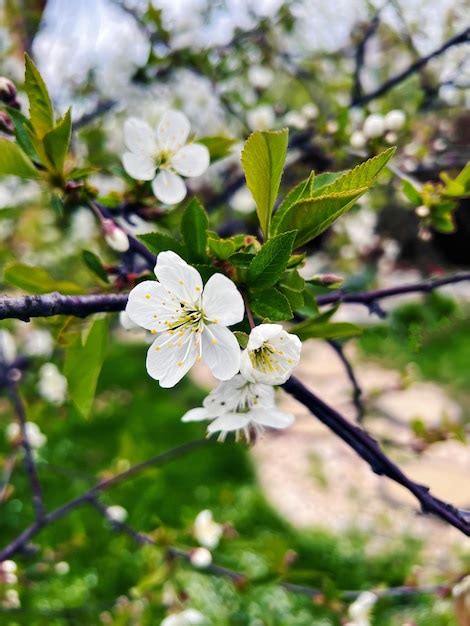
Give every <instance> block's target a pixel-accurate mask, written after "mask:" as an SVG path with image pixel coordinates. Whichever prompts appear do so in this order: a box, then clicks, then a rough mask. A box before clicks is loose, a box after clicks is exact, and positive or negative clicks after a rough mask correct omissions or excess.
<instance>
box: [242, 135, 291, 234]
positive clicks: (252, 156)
mask: <svg viewBox="0 0 470 626" xmlns="http://www.w3.org/2000/svg"><path fill="white" fill-rule="evenodd" d="M288 135H289V132H288V130H287V129H286V128H285V129H284V130H279V131H256V132H254V133H252V134H251V135H250V136H249V137H248V139H247V140H246V142H245V147H244V148H243V152H242V166H243V171H244V172H245V178H246V184H247V187H248V189H249V190H250V191H251V195H252V196H253V198H254V200H255V203H256V212H257V214H258V219H259V222H260V225H261V229H262V231H263V233H264V236H265V238H266V239H267V238H268V237H269V226H270V223H271V213H272V210H273V207H274V203H275V202H276V198H277V194H278V192H279V185H280V184H281V177H282V171H283V168H284V161H285V160H286V154H287V140H288Z"/></svg>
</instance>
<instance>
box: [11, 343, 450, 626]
mask: <svg viewBox="0 0 470 626" xmlns="http://www.w3.org/2000/svg"><path fill="white" fill-rule="evenodd" d="M144 354H145V348H144V347H142V346H129V345H118V344H115V343H113V345H112V348H111V349H110V352H109V354H108V357H107V359H106V362H105V365H104V368H103V372H102V375H101V378H100V382H99V389H98V395H97V399H96V402H95V407H94V411H93V413H92V418H91V419H90V420H89V421H84V420H83V419H82V418H81V417H80V416H79V415H78V414H77V413H76V412H75V411H74V410H73V409H71V408H70V407H63V408H61V409H53V408H51V407H50V406H46V405H45V404H44V403H42V402H40V401H39V400H38V399H37V397H36V396H35V393H34V388H33V380H32V374H31V373H30V374H28V375H27V380H26V381H25V387H24V389H25V398H26V400H27V404H28V413H29V417H30V419H34V420H35V421H37V422H38V423H39V425H40V427H41V429H42V430H43V432H45V433H46V434H47V436H48V443H47V446H46V447H45V448H44V449H43V450H42V451H41V459H42V462H41V464H40V473H41V479H42V481H43V484H44V490H45V494H46V502H47V506H48V507H49V508H52V507H55V506H58V505H60V504H61V503H63V502H64V501H65V500H67V499H68V498H71V497H74V496H76V495H77V494H79V493H80V492H82V491H84V490H85V489H86V488H87V487H88V486H90V485H92V484H93V482H94V476H97V475H100V476H105V475H107V474H109V473H110V472H115V471H117V470H119V469H124V468H125V467H126V466H127V465H128V464H133V463H136V462H139V461H142V460H144V459H146V458H148V457H150V456H152V455H155V454H158V453H159V452H161V451H164V450H167V449H169V448H171V447H174V446H177V445H179V444H181V443H182V442H184V441H190V440H192V439H196V438H200V437H202V436H203V435H204V427H203V425H200V424H197V423H193V424H182V423H181V421H180V417H181V416H182V414H183V413H184V412H185V411H186V410H187V409H188V408H189V407H192V406H196V405H198V404H199V403H200V402H201V400H202V398H203V393H202V392H201V391H200V390H199V389H197V388H196V387H195V386H194V385H192V384H191V382H189V380H187V379H186V380H185V381H183V382H182V383H181V384H180V385H178V387H176V388H174V389H170V390H162V389H160V388H159V387H158V385H157V384H156V383H155V382H154V381H152V380H151V379H149V378H148V377H147V375H146V372H145V367H144ZM10 418H11V416H10V415H9V414H8V412H7V414H6V416H5V420H8V419H10ZM5 423H6V421H5ZM1 445H2V448H0V458H1V455H2V453H7V452H8V448H7V445H6V444H5V443H3V444H1ZM13 487H14V493H13V494H12V495H11V497H10V498H9V500H8V501H7V502H6V503H5V504H4V505H3V506H2V507H1V518H0V529H1V537H2V543H4V542H6V541H7V540H9V539H10V538H11V537H13V536H14V535H15V534H16V533H18V532H19V531H20V530H21V529H22V528H23V527H24V526H25V525H26V524H27V523H28V522H29V521H31V519H32V512H31V509H30V505H29V504H28V502H29V489H28V484H27V483H26V482H25V480H24V479H23V478H22V468H21V467H18V468H17V469H16V471H15V473H14V476H13ZM102 501H103V502H104V503H106V504H120V505H122V506H124V507H125V508H126V509H127V510H128V512H129V520H128V521H129V523H130V524H131V525H133V526H134V527H135V528H136V529H139V530H141V531H144V532H151V533H153V536H154V537H155V539H156V540H157V542H158V543H159V547H154V546H148V547H145V548H141V547H138V546H136V545H135V543H133V541H132V539H131V538H129V537H127V536H125V535H122V534H118V533H115V532H113V531H112V530H110V528H109V527H108V526H107V524H106V522H105V521H103V519H102V518H101V517H100V516H99V515H98V513H97V512H96V511H95V510H94V509H93V508H92V507H88V506H87V507H83V508H81V509H77V510H76V511H74V512H73V513H72V514H70V515H69V516H67V517H65V518H64V519H62V520H59V521H58V522H56V523H55V524H54V525H51V526H50V527H48V528H46V529H45V530H44V531H43V532H41V533H40V534H39V535H38V536H37V537H35V538H34V540H33V545H32V546H31V552H30V554H27V555H21V556H19V557H15V558H16V559H17V562H18V564H19V576H20V585H19V587H18V590H19V592H20V597H21V602H22V609H21V610H19V611H14V612H12V611H10V612H8V611H3V612H0V624H6V625H8V626H14V625H20V624H21V625H22V624H28V626H43V625H46V624H47V625H52V626H65V625H69V624H71V625H72V624H73V625H75V624H76V625H84V626H85V625H86V626H88V625H92V624H93V625H94V624H99V623H101V622H100V617H99V616H100V614H102V613H103V612H104V613H105V616H106V615H108V616H109V619H110V620H111V621H110V622H109V623H112V624H116V625H118V626H120V625H129V626H131V624H132V625H133V624H138V625H139V626H147V625H149V626H150V625H152V626H153V625H155V624H159V623H160V621H161V619H162V618H163V616H164V615H165V614H166V609H165V608H164V607H163V605H162V590H163V587H164V585H165V582H166V584H168V581H171V583H172V585H173V586H174V588H175V589H176V590H178V591H179V592H180V594H181V600H182V604H183V605H185V606H193V607H196V608H199V609H200V610H201V611H202V612H203V613H204V614H205V615H206V616H207V617H208V620H209V622H208V623H209V624H211V625H214V626H218V625H220V626H222V625H226V624H233V625H246V626H258V625H266V626H285V625H287V626H289V625H293V626H310V625H311V624H324V625H325V626H326V625H328V624H330V625H332V626H333V625H334V626H339V624H340V619H341V618H340V615H341V613H340V612H339V611H338V606H335V605H332V606H331V607H330V608H328V607H326V606H321V605H316V604H314V603H312V602H311V601H310V600H309V599H308V598H306V597H303V596H300V595H294V594H291V593H287V592H286V591H284V590H282V589H281V588H280V587H279V585H277V584H276V581H277V580H278V579H279V578H280V577H282V576H284V577H285V578H286V579H288V580H290V581H293V582H296V583H299V584H306V585H311V586H321V587H322V588H323V589H324V590H325V592H326V593H327V595H331V597H332V598H335V597H336V596H337V593H338V591H339V590H341V589H368V588H371V587H374V586H376V585H398V584H402V583H403V582H404V581H405V580H406V577H407V576H408V574H409V573H410V571H411V569H412V567H413V565H414V564H415V563H416V562H417V561H419V546H418V545H417V544H416V542H413V541H411V540H409V539H406V538H403V539H402V540H401V542H400V547H399V549H397V548H396V545H395V546H394V548H393V549H390V550H388V551H387V550H384V551H383V552H382V553H380V554H378V555H376V556H366V544H367V537H365V536H364V535H362V534H361V533H357V532H356V533H352V532H351V533H349V534H346V535H344V536H343V537H334V536H332V535H330V534H328V533H326V532H323V531H322V532H320V531H316V530H314V529H313V530H312V531H308V532H307V531H303V532H299V531H296V530H294V529H292V528H291V527H290V526H289V525H288V524H287V523H286V522H285V521H284V520H282V519H281V518H280V517H279V516H278V515H277V514H276V512H275V511H273V510H272V509H271V508H270V506H269V505H268V504H267V503H266V501H265V499H264V497H263V494H262V492H261V490H260V488H259V486H258V484H257V483H256V480H255V475H254V472H253V468H252V465H251V460H250V457H249V455H248V454H247V450H246V448H245V447H244V446H243V445H235V444H224V445H218V444H214V445H211V446H208V447H207V448H203V449H200V450H198V451H195V452H192V453H191V454H189V455H188V456H187V457H184V458H180V459H178V460H175V461H173V462H172V463H170V464H168V465H166V466H164V467H162V468H152V469H150V470H148V471H146V472H144V473H142V474H141V475H139V476H138V477H136V478H135V479H133V480H129V481H128V482H126V483H124V484H122V485H120V486H117V487H116V488H114V489H112V490H111V491H109V492H107V493H106V494H105V495H103V498H102ZM332 505H333V504H332ZM203 508H210V509H212V511H213V512H214V516H215V518H216V519H217V520H218V521H220V522H227V523H228V524H230V525H231V527H233V529H234V532H232V533H231V534H232V535H233V536H232V537H231V538H224V539H223V540H222V542H221V545H220V547H219V548H218V549H217V550H215V553H214V558H215V560H216V561H217V562H218V563H219V564H221V565H224V566H227V567H231V568H234V569H237V570H240V571H242V572H244V573H245V574H247V575H248V577H249V578H250V581H251V582H250V584H248V585H247V586H245V587H244V588H242V589H237V588H236V587H235V586H234V585H233V584H232V583H231V582H229V581H227V580H224V579H219V578H215V577H213V576H206V575H205V574H203V573H200V572H194V571H192V570H191V569H190V568H189V567H188V566H187V565H185V564H184V563H180V562H179V563H175V562H168V561H167V560H166V559H165V557H164V546H165V545H166V544H168V543H171V544H174V545H177V546H181V547H190V546H193V545H195V543H194V540H193V538H192V536H191V532H190V531H191V525H192V522H193V520H194V517H195V515H196V514H197V513H198V512H199V511H200V510H201V509H203ZM394 543H396V542H394ZM287 554H292V555H296V558H295V559H294V560H293V564H292V565H291V566H290V568H288V569H286V564H285V563H286V555H287ZM63 560H64V561H67V562H68V563H69V564H70V572H69V573H68V574H66V575H62V576H61V575H59V574H57V572H56V571H55V569H54V565H55V563H57V562H58V561H63ZM119 596H126V597H127V598H128V599H129V601H128V602H127V604H126V602H124V601H121V602H120V603H118V606H116V599H117V598H118V597H119ZM426 602H428V601H426V600H424V599H423V600H418V599H417V598H414V599H413V600H412V601H411V604H410V600H407V601H406V604H405V605H403V604H400V601H395V604H394V605H393V606H394V607H395V608H394V609H393V611H391V609H390V603H383V607H382V608H381V606H379V607H378V610H377V616H376V618H375V624H376V625H378V624H380V626H389V625H390V626H391V625H392V624H396V622H394V621H393V619H394V618H393V617H391V615H392V614H393V613H394V611H395V609H400V608H401V609H405V610H406V613H405V614H406V616H407V617H409V618H411V617H412V616H413V615H415V614H416V611H418V612H420V615H421V616H422V614H423V611H424V612H426V611H427V612H428V613H429V615H430V617H429V619H430V620H431V621H429V620H428V618H426V617H420V618H419V619H418V618H416V623H417V624H418V625H419V626H428V625H429V626H431V625H432V626H444V625H446V626H448V625H449V624H453V622H451V621H449V618H448V616H444V617H442V618H441V617H439V616H438V617H434V616H432V617H431V614H432V610H431V608H430V606H429V604H426ZM405 614H403V615H405ZM402 621H403V620H402ZM400 623H401V622H400Z"/></svg>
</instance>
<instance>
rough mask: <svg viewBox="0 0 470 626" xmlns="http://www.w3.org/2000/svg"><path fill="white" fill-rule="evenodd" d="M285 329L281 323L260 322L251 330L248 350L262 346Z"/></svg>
mask: <svg viewBox="0 0 470 626" xmlns="http://www.w3.org/2000/svg"><path fill="white" fill-rule="evenodd" d="M283 330H284V329H283V327H282V326H281V324H259V325H258V326H255V327H254V328H253V329H252V331H251V332H250V338H249V339H248V345H247V348H248V350H256V349H257V348H260V347H261V346H262V345H263V343H264V342H265V341H269V340H270V339H274V338H275V337H278V336H279V335H280V334H281V333H282V331H283Z"/></svg>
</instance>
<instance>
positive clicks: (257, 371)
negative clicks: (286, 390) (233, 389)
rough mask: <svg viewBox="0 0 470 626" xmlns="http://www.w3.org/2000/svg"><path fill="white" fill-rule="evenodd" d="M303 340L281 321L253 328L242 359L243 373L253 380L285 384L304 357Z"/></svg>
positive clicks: (270, 383) (241, 369) (267, 383)
mask: <svg viewBox="0 0 470 626" xmlns="http://www.w3.org/2000/svg"><path fill="white" fill-rule="evenodd" d="M301 349H302V342H301V341H300V339H299V338H298V337H297V335H292V334H290V333H287V332H286V331H285V330H284V329H283V327H282V326H281V325H280V324H260V325H259V326H256V327H255V328H253V330H252V331H251V333H250V337H249V339H248V344H247V347H246V350H244V351H243V354H242V358H241V367H240V372H241V373H242V374H243V376H244V377H245V378H246V379H247V380H249V381H251V382H253V383H255V382H256V383H265V384H266V385H281V384H282V383H285V382H286V380H287V379H288V378H289V376H290V375H291V373H292V370H293V369H294V368H295V367H296V365H298V363H299V360H300V351H301Z"/></svg>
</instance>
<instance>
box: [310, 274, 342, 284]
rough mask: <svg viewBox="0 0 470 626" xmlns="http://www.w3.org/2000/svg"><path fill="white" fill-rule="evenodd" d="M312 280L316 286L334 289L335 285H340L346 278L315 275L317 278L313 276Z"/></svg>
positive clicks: (335, 275) (333, 275) (336, 275)
mask: <svg viewBox="0 0 470 626" xmlns="http://www.w3.org/2000/svg"><path fill="white" fill-rule="evenodd" d="M311 280H312V282H314V283H315V284H316V285H322V286H324V287H332V286H333V285H340V284H341V283H342V282H343V280H344V278H343V277H342V276H339V275H338V274H315V276H312V278H311Z"/></svg>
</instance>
